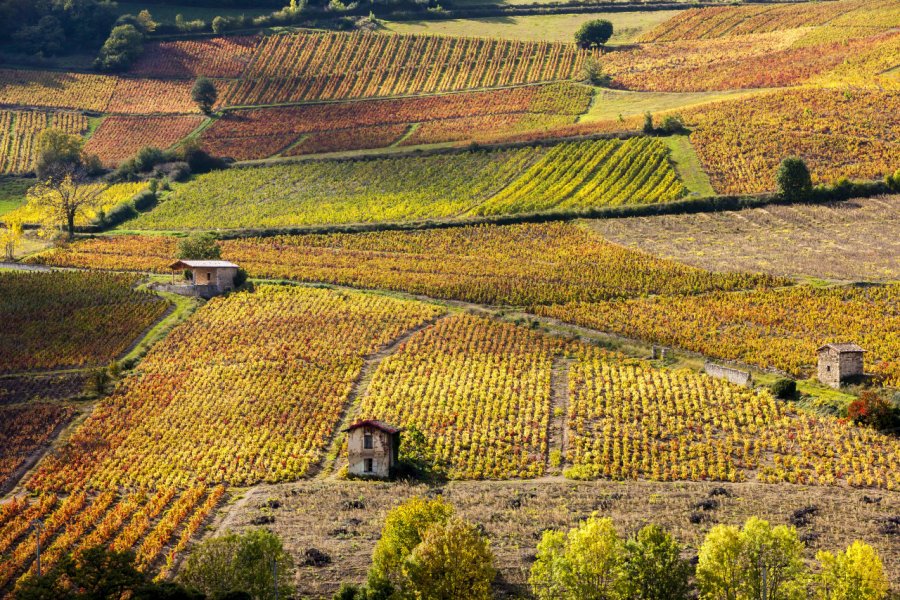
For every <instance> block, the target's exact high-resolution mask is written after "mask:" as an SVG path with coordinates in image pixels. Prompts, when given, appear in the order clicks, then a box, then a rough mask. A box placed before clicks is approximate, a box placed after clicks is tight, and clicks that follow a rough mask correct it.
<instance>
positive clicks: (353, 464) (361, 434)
mask: <svg viewBox="0 0 900 600" xmlns="http://www.w3.org/2000/svg"><path fill="white" fill-rule="evenodd" d="M366 433H371V434H372V448H369V449H366V448H365V447H364V446H365V444H364V442H365V434H366ZM391 448H392V446H391V435H390V434H388V433H385V432H383V431H381V430H380V429H378V428H376V427H359V428H358V429H354V430H353V431H351V432H350V436H349V437H348V438H347V451H348V456H347V458H348V461H347V462H348V464H349V470H350V474H351V475H359V476H369V477H388V476H389V475H390V473H391V452H392V450H391ZM367 458H371V459H372V471H371V472H366V470H365V459H367Z"/></svg>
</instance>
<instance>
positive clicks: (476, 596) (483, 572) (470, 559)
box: [404, 518, 495, 600]
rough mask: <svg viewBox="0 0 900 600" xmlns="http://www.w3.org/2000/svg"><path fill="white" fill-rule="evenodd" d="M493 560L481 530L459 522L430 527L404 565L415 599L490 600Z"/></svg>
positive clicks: (457, 520) (409, 588)
mask: <svg viewBox="0 0 900 600" xmlns="http://www.w3.org/2000/svg"><path fill="white" fill-rule="evenodd" d="M493 562H494V556H493V554H491V550H490V547H489V546H488V542H487V540H486V539H485V537H484V535H482V533H481V532H480V531H479V529H478V527H476V526H475V525H473V524H472V523H469V522H466V521H463V520H462V519H459V518H453V519H450V521H448V522H447V523H436V524H434V525H432V526H431V527H429V528H428V529H427V530H426V532H425V535H424V536H423V538H422V542H421V543H420V544H419V545H418V546H416V547H415V548H414V549H413V551H412V552H411V553H410V554H409V557H408V558H407V560H406V564H405V565H404V571H405V573H406V579H407V583H405V585H404V587H405V588H406V591H408V592H409V593H410V594H411V597H414V598H434V599H439V598H470V599H472V600H489V599H490V598H491V581H492V580H493V579H494V573H495V571H494V567H493Z"/></svg>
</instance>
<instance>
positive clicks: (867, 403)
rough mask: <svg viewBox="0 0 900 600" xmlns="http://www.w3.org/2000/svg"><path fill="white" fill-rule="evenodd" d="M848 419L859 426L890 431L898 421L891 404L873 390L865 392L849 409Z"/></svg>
mask: <svg viewBox="0 0 900 600" xmlns="http://www.w3.org/2000/svg"><path fill="white" fill-rule="evenodd" d="M847 418H848V419H850V420H851V421H853V422H854V423H856V424H857V425H867V426H869V427H874V428H875V429H890V428H892V427H893V426H894V424H895V421H896V420H897V419H896V414H895V411H894V410H893V409H892V407H891V405H890V403H888V401H887V400H885V399H884V398H882V397H881V396H880V395H879V394H878V393H876V392H874V391H872V390H865V391H863V393H861V394H860V395H859V398H858V399H856V400H854V401H853V402H851V403H850V406H848V407H847Z"/></svg>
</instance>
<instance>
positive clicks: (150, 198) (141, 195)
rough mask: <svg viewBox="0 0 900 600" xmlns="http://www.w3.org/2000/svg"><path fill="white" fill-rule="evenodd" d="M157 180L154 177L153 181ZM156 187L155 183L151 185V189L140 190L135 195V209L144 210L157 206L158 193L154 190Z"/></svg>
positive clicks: (133, 202)
mask: <svg viewBox="0 0 900 600" xmlns="http://www.w3.org/2000/svg"><path fill="white" fill-rule="evenodd" d="M155 182H156V180H155V179H154V180H152V182H151V183H155ZM155 187H156V186H155V185H151V189H148V190H143V191H140V192H138V193H137V194H136V195H135V196H134V200H133V201H132V204H133V205H134V209H135V210H137V211H140V212H144V211H146V210H150V209H151V208H153V207H154V206H156V201H157V198H156V193H155V192H154V191H153V188H155Z"/></svg>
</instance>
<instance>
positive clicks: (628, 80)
mask: <svg viewBox="0 0 900 600" xmlns="http://www.w3.org/2000/svg"><path fill="white" fill-rule="evenodd" d="M804 35H806V31H805V30H802V29H794V30H791V31H787V32H785V31H776V32H772V33H758V34H749V35H745V36H737V37H729V38H715V39H708V40H706V39H704V40H689V41H677V42H669V43H664V44H643V45H640V46H639V47H636V48H634V49H631V50H627V51H616V52H611V53H608V54H605V55H604V56H603V68H604V70H605V71H606V72H607V73H609V74H610V75H611V76H612V77H613V82H614V85H615V87H619V88H622V89H628V90H642V91H660V92H663V91H665V92H701V91H713V90H731V89H743V88H769V87H788V86H794V85H799V84H802V83H806V82H809V81H810V80H813V79H814V78H817V77H822V76H824V75H826V74H828V73H830V72H832V71H834V70H835V69H837V68H838V67H840V66H841V65H842V64H844V63H845V61H847V60H852V59H853V57H855V56H858V55H866V54H867V53H869V52H872V51H873V50H875V49H877V48H880V47H881V46H882V44H883V43H884V42H885V41H886V40H890V39H891V38H893V37H895V36H896V34H891V33H885V34H880V33H879V34H876V35H871V36H868V37H865V38H859V39H853V40H848V41H827V42H824V43H820V44H816V45H810V44H807V43H800V40H801V38H802V37H803V36H804ZM848 56H849V57H850V59H848Z"/></svg>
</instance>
